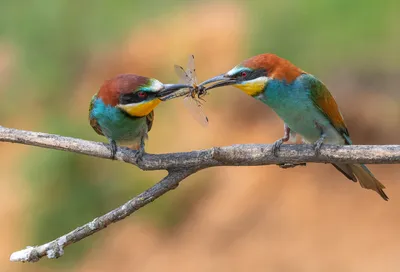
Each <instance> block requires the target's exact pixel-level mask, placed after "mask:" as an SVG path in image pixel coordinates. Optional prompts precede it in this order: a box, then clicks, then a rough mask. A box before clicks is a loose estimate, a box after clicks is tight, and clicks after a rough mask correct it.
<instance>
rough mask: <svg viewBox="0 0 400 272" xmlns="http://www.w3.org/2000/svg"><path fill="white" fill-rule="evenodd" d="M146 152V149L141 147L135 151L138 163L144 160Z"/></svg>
mask: <svg viewBox="0 0 400 272" xmlns="http://www.w3.org/2000/svg"><path fill="white" fill-rule="evenodd" d="M144 154H145V152H144V149H142V148H140V149H138V150H137V151H136V153H135V162H136V164H137V165H139V163H140V162H141V161H142V160H143V155H144Z"/></svg>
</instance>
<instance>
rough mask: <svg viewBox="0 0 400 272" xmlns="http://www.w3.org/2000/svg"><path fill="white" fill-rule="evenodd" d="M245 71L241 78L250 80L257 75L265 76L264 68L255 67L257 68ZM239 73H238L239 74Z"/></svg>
mask: <svg viewBox="0 0 400 272" xmlns="http://www.w3.org/2000/svg"><path fill="white" fill-rule="evenodd" d="M245 72H246V76H245V77H244V78H243V80H252V79H256V78H258V77H262V76H266V72H265V70H264V69H257V70H253V71H245ZM241 73H242V72H241ZM241 73H240V74H239V75H241Z"/></svg>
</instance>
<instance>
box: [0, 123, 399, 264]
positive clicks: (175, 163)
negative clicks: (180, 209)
mask: <svg viewBox="0 0 400 272" xmlns="http://www.w3.org/2000/svg"><path fill="white" fill-rule="evenodd" d="M0 141H2V142H11V143H20V144H26V145H33V146H39V147H44V148H49V149H57V150H63V151H70V152H75V153H80V154H85V155H89V156H93V157H99V158H104V159H110V150H109V148H108V145H107V144H104V143H98V142H92V141H85V140H81V139H76V138H70V137H63V136H59V135H54V134H46V133H39V132H31V131H24V130H17V129H10V128H4V127H1V126H0ZM271 151H272V145H266V144H242V145H233V146H225V147H213V148H210V149H205V150H198V151H191V152H184V153H169V154H158V155H156V154H145V155H144V156H143V159H142V160H141V161H139V162H136V159H135V153H136V151H134V150H131V149H128V148H118V151H117V153H116V159H117V160H119V161H123V162H126V163H130V164H134V165H137V166H138V167H140V168H141V169H142V170H168V172H169V174H168V175H167V176H166V177H165V178H164V179H162V180H161V181H160V182H159V183H157V184H156V185H154V186H152V187H151V188H149V189H148V190H146V191H145V192H143V193H141V194H140V195H138V196H136V197H134V198H133V199H131V200H130V201H128V202H127V203H125V204H124V205H122V206H120V207H118V208H116V209H115V210H112V211H111V212H109V213H107V214H105V215H103V216H100V217H98V218H96V219H94V220H93V221H92V222H90V223H87V224H86V225H83V226H81V227H78V228H77V229H75V230H73V231H71V232H70V233H68V234H66V235H63V236H61V237H59V238H57V239H55V240H53V241H51V242H49V243H47V244H44V245H40V246H36V247H28V248H26V249H24V250H20V251H17V252H14V253H13V254H12V255H11V257H10V260H11V261H22V262H36V261H38V260H39V259H40V258H41V257H43V256H47V257H48V258H58V257H60V256H61V255H62V254H63V252H64V248H65V247H66V246H68V245H70V244H72V243H75V242H78V241H80V240H82V239H84V238H86V237H88V236H90V235H92V234H94V233H96V232H98V231H100V230H102V229H104V228H105V227H107V226H108V225H110V224H111V223H115V222H118V221H119V220H122V219H124V218H125V217H127V216H129V215H131V214H132V213H133V212H135V211H136V210H138V209H140V208H141V207H143V206H145V205H147V204H148V203H150V202H152V201H153V200H155V199H157V198H158V197H160V196H161V195H163V194H165V193H166V192H168V191H170V190H172V189H174V188H176V187H177V186H178V184H179V182H180V181H182V180H183V179H185V178H186V177H188V176H189V175H191V174H193V173H195V172H197V171H199V170H201V169H204V168H208V167H214V166H255V165H270V164H278V165H281V167H283V168H285V167H286V168H288V167H295V166H297V165H305V163H307V162H318V163H375V164H383V163H385V164H389V163H390V164H392V163H393V164H394V163H400V145H385V146H376V145H375V146H374V145H357V146H356V145H353V146H335V145H324V146H323V147H322V149H321V153H320V155H319V156H316V155H315V152H314V149H313V147H312V145H283V146H282V147H281V150H280V151H279V152H278V156H277V157H275V156H274V155H273V154H272V152H271Z"/></svg>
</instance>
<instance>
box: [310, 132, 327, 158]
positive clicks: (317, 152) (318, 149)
mask: <svg viewBox="0 0 400 272" xmlns="http://www.w3.org/2000/svg"><path fill="white" fill-rule="evenodd" d="M325 138H326V135H325V134H321V137H320V138H319V139H318V140H317V141H315V143H314V144H313V146H314V151H315V156H319V155H320V154H321V147H322V145H323V144H324V140H325Z"/></svg>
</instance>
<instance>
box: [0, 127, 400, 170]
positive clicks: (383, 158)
mask: <svg viewBox="0 0 400 272" xmlns="http://www.w3.org/2000/svg"><path fill="white" fill-rule="evenodd" d="M0 141H3V142H12V143H21V144H26V145H34V146H39V147H44V148H50V149H57V150H64V151H70V152H75V153H80V154H85V155H89V156H93V157H99V158H105V159H110V150H109V149H108V144H104V143H98V142H92V141H85V140H80V139H76V138H70V137H63V136H59V135H54V134H47V133H39V132H31V131H24V130H17V129H10V128H4V127H0ZM271 147H272V145H269V144H241V145H232V146H225V147H213V148H210V149H205V150H198V151H191V152H184V153H169V154H145V155H144V156H143V160H142V161H140V162H139V164H138V166H139V167H140V168H141V169H142V170H163V169H181V168H185V169H187V168H192V167H196V168H198V167H199V168H207V167H212V166H255V165H270V164H288V163H291V164H298V163H304V162H319V163H340V162H342V163H374V164H393V163H400V145H383V146H374V145H347V146H336V145H323V146H322V148H321V154H320V155H319V156H315V152H314V149H313V147H312V145H283V146H282V147H281V150H280V151H279V152H278V157H275V156H273V155H272V152H271ZM135 153H136V151H134V150H131V149H128V148H118V151H117V154H116V159H117V160H120V161H124V162H127V163H131V164H134V165H137V163H136V159H135V156H134V155H135Z"/></svg>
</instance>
